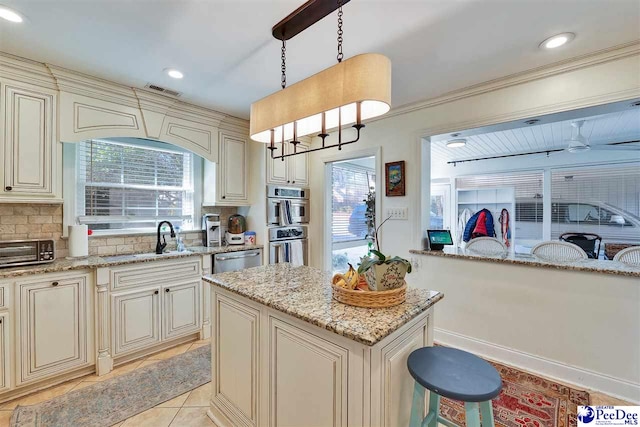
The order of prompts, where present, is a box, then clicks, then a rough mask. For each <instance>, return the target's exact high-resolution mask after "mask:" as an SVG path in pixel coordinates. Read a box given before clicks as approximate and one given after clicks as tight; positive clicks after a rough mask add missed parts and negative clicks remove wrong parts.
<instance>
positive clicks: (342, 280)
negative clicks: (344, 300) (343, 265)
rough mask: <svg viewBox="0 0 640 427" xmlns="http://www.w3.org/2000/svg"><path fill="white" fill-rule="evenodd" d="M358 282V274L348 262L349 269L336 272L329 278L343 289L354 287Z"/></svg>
mask: <svg viewBox="0 0 640 427" xmlns="http://www.w3.org/2000/svg"><path fill="white" fill-rule="evenodd" d="M359 282H360V275H359V274H358V272H357V271H356V269H355V268H353V266H352V265H351V264H349V270H348V271H347V272H346V273H344V274H340V273H336V274H334V275H333V279H332V280H331V283H333V284H334V285H336V286H339V287H341V288H344V289H355V288H356V286H358V283H359Z"/></svg>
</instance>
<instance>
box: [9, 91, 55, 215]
mask: <svg viewBox="0 0 640 427" xmlns="http://www.w3.org/2000/svg"><path fill="white" fill-rule="evenodd" d="M0 90H1V94H0V119H1V121H2V129H3V131H2V133H1V135H0V148H1V149H0V156H1V157H0V164H1V165H2V166H3V172H2V175H1V176H0V180H1V183H2V186H1V187H0V201H24V202H38V201H45V202H52V201H56V199H58V200H59V199H61V191H60V190H61V185H60V183H61V169H62V168H60V167H59V165H58V161H59V160H61V159H62V146H61V145H60V144H58V143H57V130H56V122H57V121H56V103H57V94H56V92H55V91H53V90H49V89H46V88H40V87H38V86H31V85H28V84H24V83H16V82H12V81H10V80H4V81H2V82H0Z"/></svg>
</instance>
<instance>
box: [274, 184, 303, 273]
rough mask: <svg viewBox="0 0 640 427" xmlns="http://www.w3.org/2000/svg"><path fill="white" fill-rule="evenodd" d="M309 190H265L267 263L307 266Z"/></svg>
mask: <svg viewBox="0 0 640 427" xmlns="http://www.w3.org/2000/svg"><path fill="white" fill-rule="evenodd" d="M308 223H309V189H308V188H299V187H280V186H277V185H268V186H267V224H268V225H269V263H270V264H276V263H279V262H292V263H301V264H304V265H309V255H308V254H309V241H308V240H307V224H308Z"/></svg>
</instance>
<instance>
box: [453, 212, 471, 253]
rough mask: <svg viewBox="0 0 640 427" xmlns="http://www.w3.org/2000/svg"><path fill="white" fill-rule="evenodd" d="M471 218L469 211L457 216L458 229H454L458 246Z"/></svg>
mask: <svg viewBox="0 0 640 427" xmlns="http://www.w3.org/2000/svg"><path fill="white" fill-rule="evenodd" d="M472 216H473V212H471V210H469V209H464V210H463V211H462V212H461V213H460V215H459V216H458V227H457V228H456V242H457V244H458V246H460V245H461V244H462V235H463V234H464V228H465V227H466V226H467V222H469V219H471V217H472Z"/></svg>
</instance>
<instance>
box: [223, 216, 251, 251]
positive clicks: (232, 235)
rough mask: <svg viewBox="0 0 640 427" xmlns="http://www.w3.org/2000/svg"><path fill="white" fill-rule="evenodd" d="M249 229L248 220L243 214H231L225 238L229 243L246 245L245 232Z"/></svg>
mask: <svg viewBox="0 0 640 427" xmlns="http://www.w3.org/2000/svg"><path fill="white" fill-rule="evenodd" d="M245 231H247V220H246V219H245V217H243V216H242V215H237V214H236V215H231V216H230V217H229V221H228V223H227V233H226V234H225V240H226V241H227V245H244V232H245Z"/></svg>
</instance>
